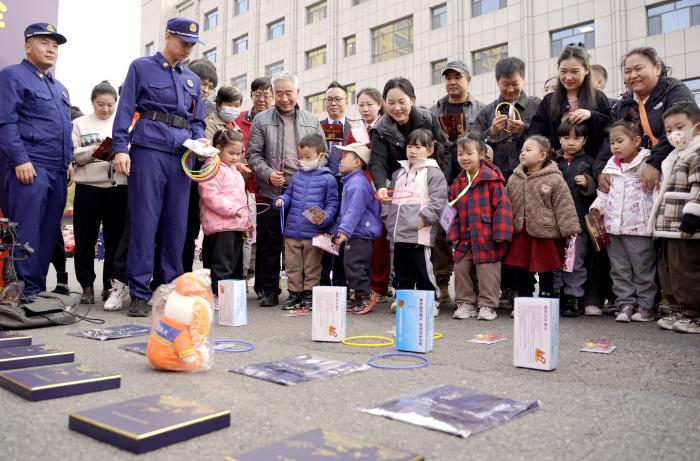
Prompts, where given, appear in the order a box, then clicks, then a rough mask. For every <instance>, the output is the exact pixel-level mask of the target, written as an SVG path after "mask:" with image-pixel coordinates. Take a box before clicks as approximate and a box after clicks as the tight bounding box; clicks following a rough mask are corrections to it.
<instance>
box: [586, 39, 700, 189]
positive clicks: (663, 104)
mask: <svg viewBox="0 0 700 461" xmlns="http://www.w3.org/2000/svg"><path fill="white" fill-rule="evenodd" d="M621 67H622V73H623V77H624V80H625V85H626V86H627V88H629V89H628V90H627V91H626V92H625V94H623V95H622V98H621V99H620V100H619V101H618V102H617V104H615V106H614V107H613V108H612V111H611V113H610V123H612V122H614V121H616V120H622V119H623V118H624V116H625V114H626V113H627V111H629V110H630V109H633V110H634V111H635V112H636V113H637V120H638V122H639V123H640V124H641V125H642V127H643V126H644V124H643V123H642V120H641V118H640V117H639V104H640V101H642V103H643V105H644V111H645V112H646V114H647V120H648V122H649V128H650V129H651V133H648V132H647V129H646V128H644V132H645V133H646V135H647V137H648V138H649V139H650V140H651V141H650V144H649V147H650V148H651V156H650V157H649V159H648V161H647V167H646V168H644V172H643V173H642V188H643V189H644V191H645V192H647V191H650V190H653V189H654V188H656V187H658V186H659V177H660V175H661V162H663V161H664V159H665V158H666V157H667V156H668V154H670V153H671V151H673V146H671V144H670V143H669V142H668V140H667V139H666V129H665V128H664V122H663V118H662V117H661V116H662V114H663V113H664V112H665V111H666V109H668V108H670V107H671V106H675V105H676V104H680V103H684V102H687V103H691V104H695V99H694V98H693V94H692V93H691V92H690V90H689V89H688V87H687V86H686V85H685V84H684V83H683V82H681V81H680V80H678V79H675V78H671V77H669V75H670V74H671V69H670V68H668V67H666V65H665V64H664V62H663V61H662V60H661V59H660V58H659V56H658V54H657V53H656V50H655V49H654V48H646V47H645V48H635V49H633V50H632V51H630V52H629V53H627V54H626V55H625V56H624V57H623V58H622V66H621ZM610 157H612V152H611V151H610V140H609V139H608V138H607V136H606V138H605V139H604V141H603V144H602V146H601V148H600V151H599V152H598V157H597V158H596V163H595V165H594V166H593V173H594V174H596V177H597V178H598V187H599V188H600V190H602V191H603V192H608V191H609V190H610V178H609V177H608V175H607V174H605V173H602V171H603V168H604V167H605V164H606V163H607V162H608V160H609V159H610ZM650 167H651V168H650Z"/></svg>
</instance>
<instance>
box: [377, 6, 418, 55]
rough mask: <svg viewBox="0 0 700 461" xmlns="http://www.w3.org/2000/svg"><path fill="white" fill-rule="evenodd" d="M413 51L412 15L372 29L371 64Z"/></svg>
mask: <svg viewBox="0 0 700 461" xmlns="http://www.w3.org/2000/svg"><path fill="white" fill-rule="evenodd" d="M410 53H413V17H412V16H411V17H409V18H405V19H401V20H399V21H396V22H392V23H391V24H387V25H386V26H382V27H377V28H376V29H372V64H376V63H378V62H382V61H388V60H389V59H394V58H398V57H400V56H405V55H407V54H410Z"/></svg>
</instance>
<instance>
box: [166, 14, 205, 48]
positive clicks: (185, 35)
mask: <svg viewBox="0 0 700 461" xmlns="http://www.w3.org/2000/svg"><path fill="white" fill-rule="evenodd" d="M165 31H166V32H168V33H170V34H172V35H175V36H177V37H180V38H181V39H183V40H184V41H186V42H188V43H201V44H202V45H204V42H203V41H201V40H200V39H199V24H197V23H196V22H194V21H192V20H190V19H187V18H173V19H170V20H169V21H168V25H167V26H166V28H165Z"/></svg>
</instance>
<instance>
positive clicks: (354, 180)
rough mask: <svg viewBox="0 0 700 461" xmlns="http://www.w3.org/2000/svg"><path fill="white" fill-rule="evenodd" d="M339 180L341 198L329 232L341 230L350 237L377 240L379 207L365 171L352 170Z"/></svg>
mask: <svg viewBox="0 0 700 461" xmlns="http://www.w3.org/2000/svg"><path fill="white" fill-rule="evenodd" d="M340 182H342V183H343V200H342V201H341V203H340V214H339V215H338V220H337V221H336V223H335V227H334V228H333V231H332V232H331V233H332V234H334V235H337V234H338V232H342V233H343V234H345V235H347V236H348V238H351V239H367V240H377V239H378V238H379V237H381V236H382V220H381V219H380V215H381V207H380V205H379V201H378V200H377V199H376V198H374V189H373V188H372V185H371V184H370V183H369V181H367V178H366V177H365V172H364V171H362V170H359V171H353V172H352V173H350V174H349V175H347V176H345V177H344V178H343V179H341V180H340Z"/></svg>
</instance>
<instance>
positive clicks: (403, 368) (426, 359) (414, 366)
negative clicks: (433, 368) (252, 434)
mask: <svg viewBox="0 0 700 461" xmlns="http://www.w3.org/2000/svg"><path fill="white" fill-rule="evenodd" d="M394 355H401V356H404V357H415V358H417V359H421V360H425V363H422V364H420V365H410V366H407V367H385V366H383V365H374V364H373V363H372V360H374V359H378V358H380V357H390V356H394ZM429 364H430V360H428V358H427V357H423V356H421V355H416V354H406V353H403V352H394V353H392V354H382V355H375V356H374V357H372V358H371V359H369V360H367V365H369V366H370V367H374V368H384V369H385V370H408V369H410V368H423V367H427V366H428V365H429Z"/></svg>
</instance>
